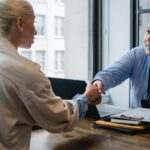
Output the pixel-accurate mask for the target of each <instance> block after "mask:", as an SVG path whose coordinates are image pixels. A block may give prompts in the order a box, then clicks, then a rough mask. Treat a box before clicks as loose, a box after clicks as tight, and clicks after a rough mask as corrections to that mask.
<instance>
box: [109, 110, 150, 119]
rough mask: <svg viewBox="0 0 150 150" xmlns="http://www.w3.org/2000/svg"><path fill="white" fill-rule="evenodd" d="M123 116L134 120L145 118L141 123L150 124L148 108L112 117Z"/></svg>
mask: <svg viewBox="0 0 150 150" xmlns="http://www.w3.org/2000/svg"><path fill="white" fill-rule="evenodd" d="M121 115H125V116H128V117H133V118H143V119H142V120H141V121H145V122H150V109H148V108H135V109H130V110H128V111H125V112H122V113H119V114H115V115H112V116H111V117H119V116H120V117H121Z"/></svg>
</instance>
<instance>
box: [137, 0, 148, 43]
mask: <svg viewBox="0 0 150 150" xmlns="http://www.w3.org/2000/svg"><path fill="white" fill-rule="evenodd" d="M137 12H138V17H137V22H138V27H137V34H138V36H137V37H138V40H137V45H138V44H140V45H141V44H143V38H144V34H145V31H146V30H147V25H148V24H149V23H150V1H149V0H144V1H143V0H140V1H139V4H138V8H137Z"/></svg>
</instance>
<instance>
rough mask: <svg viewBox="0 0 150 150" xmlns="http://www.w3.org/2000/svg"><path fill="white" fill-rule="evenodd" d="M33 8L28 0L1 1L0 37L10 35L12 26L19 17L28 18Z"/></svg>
mask: <svg viewBox="0 0 150 150" xmlns="http://www.w3.org/2000/svg"><path fill="white" fill-rule="evenodd" d="M31 8H32V6H31V4H30V3H29V2H28V1H27V0H0V36H3V35H8V34H9V28H10V25H11V23H12V21H13V20H14V19H16V18H17V17H22V18H23V19H26V18H28V17H29V16H30V15H31Z"/></svg>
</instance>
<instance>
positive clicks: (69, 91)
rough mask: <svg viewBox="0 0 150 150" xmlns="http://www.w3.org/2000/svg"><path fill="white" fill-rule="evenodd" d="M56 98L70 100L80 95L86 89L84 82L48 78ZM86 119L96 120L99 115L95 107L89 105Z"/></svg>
mask: <svg viewBox="0 0 150 150" xmlns="http://www.w3.org/2000/svg"><path fill="white" fill-rule="evenodd" d="M48 79H49V80H50V82H51V85H52V88H53V91H54V93H55V95H56V96H60V97H61V98H63V99H72V98H73V97H74V96H75V95H76V94H77V93H79V94H82V93H84V91H85V89H86V85H87V84H86V82H85V81H83V80H74V79H64V78H54V77H48ZM86 117H87V118H94V119H98V118H99V115H98V112H97V108H96V106H93V105H89V106H88V111H87V113H86Z"/></svg>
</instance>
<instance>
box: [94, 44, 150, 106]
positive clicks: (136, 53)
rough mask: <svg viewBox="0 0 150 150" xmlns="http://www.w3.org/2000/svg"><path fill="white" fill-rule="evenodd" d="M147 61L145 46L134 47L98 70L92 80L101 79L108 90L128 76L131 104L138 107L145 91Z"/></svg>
mask: <svg viewBox="0 0 150 150" xmlns="http://www.w3.org/2000/svg"><path fill="white" fill-rule="evenodd" d="M149 62H150V56H148V55H146V52H145V48H144V47H143V46H141V47H135V48H133V49H131V50H130V51H128V52H127V53H126V54H125V55H124V56H122V57H121V58H120V59H119V60H118V61H116V62H115V63H114V64H113V65H112V66H111V67H109V68H108V69H105V70H103V71H100V72H98V73H97V74H96V75H95V77H94V80H97V79H98V80H101V81H102V82H103V83H104V87H105V90H108V89H110V88H112V87H114V86H116V85H119V84H121V83H122V82H123V81H124V80H126V79H128V78H129V79H130V80H131V88H130V99H131V106H132V107H140V106H141V99H143V98H144V96H145V95H146V93H147V87H148V74H149ZM122 94H123V93H122Z"/></svg>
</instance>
